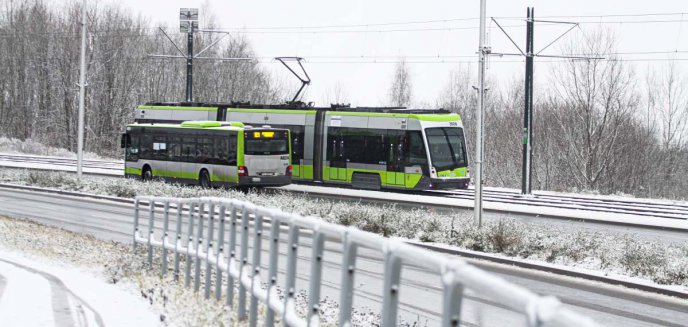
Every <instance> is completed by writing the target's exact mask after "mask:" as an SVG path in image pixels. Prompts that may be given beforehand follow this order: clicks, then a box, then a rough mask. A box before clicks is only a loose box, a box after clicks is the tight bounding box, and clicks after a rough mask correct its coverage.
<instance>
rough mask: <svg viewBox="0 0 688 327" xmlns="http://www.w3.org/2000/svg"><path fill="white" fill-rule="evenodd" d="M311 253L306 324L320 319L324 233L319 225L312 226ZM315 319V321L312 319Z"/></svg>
mask: <svg viewBox="0 0 688 327" xmlns="http://www.w3.org/2000/svg"><path fill="white" fill-rule="evenodd" d="M313 231H314V233H313V244H312V245H311V247H312V250H313V253H312V254H311V275H310V285H309V287H308V326H313V325H317V323H318V322H319V320H320V286H321V283H322V281H321V279H322V266H323V251H324V248H325V235H323V234H322V233H321V232H320V231H319V226H317V225H316V226H315V227H313ZM314 319H315V321H313V320H314Z"/></svg>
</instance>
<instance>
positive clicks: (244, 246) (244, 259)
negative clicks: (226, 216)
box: [238, 205, 249, 320]
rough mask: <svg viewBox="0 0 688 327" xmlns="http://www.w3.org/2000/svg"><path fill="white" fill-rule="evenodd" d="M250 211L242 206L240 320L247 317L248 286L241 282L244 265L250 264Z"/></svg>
mask: <svg viewBox="0 0 688 327" xmlns="http://www.w3.org/2000/svg"><path fill="white" fill-rule="evenodd" d="M248 233H249V232H248V211H247V210H246V206H245V205H244V206H242V210H241V245H240V246H241V249H240V250H241V254H240V260H241V262H240V263H239V283H238V284H239V309H238V310H239V314H238V318H239V320H244V319H246V288H245V287H244V284H243V283H241V280H242V277H243V276H244V273H245V269H244V267H245V266H246V265H247V264H248Z"/></svg>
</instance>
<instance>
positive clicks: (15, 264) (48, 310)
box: [0, 217, 233, 327]
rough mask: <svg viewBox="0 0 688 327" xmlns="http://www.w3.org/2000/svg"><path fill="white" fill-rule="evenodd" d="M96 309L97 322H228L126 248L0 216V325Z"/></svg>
mask: <svg viewBox="0 0 688 327" xmlns="http://www.w3.org/2000/svg"><path fill="white" fill-rule="evenodd" d="M51 276H52V277H51ZM62 283H63V284H64V285H63V287H62V286H61V284H62ZM54 306H55V307H56V308H63V309H64V310H56V309H55V308H54ZM89 307H90V308H89ZM53 311H55V313H53ZM60 312H61V313H62V314H60ZM64 312H68V313H69V314H67V315H65V314H64ZM96 313H97V314H96ZM98 315H99V316H100V319H102V322H103V325H105V326H127V327H128V326H219V325H222V324H223V323H225V325H232V324H233V323H232V319H233V318H232V317H231V314H230V312H229V311H227V310H225V307H224V306H223V303H219V302H215V301H206V300H204V299H203V298H201V297H199V296H198V294H195V293H193V292H192V291H189V290H187V289H185V288H183V286H181V285H178V284H177V283H175V282H173V281H171V280H169V279H161V278H160V277H158V275H157V274H156V272H153V271H148V270H147V269H146V268H145V266H144V264H143V256H141V255H133V254H132V253H131V248H130V247H129V246H124V245H122V244H118V243H115V242H106V241H100V240H97V239H95V238H93V237H92V236H86V235H80V234H76V233H72V232H69V231H65V230H61V229H58V228H54V227H47V226H43V225H40V224H36V223H33V222H28V221H23V220H15V219H11V218H6V217H0V325H1V326H3V327H5V326H22V327H23V326H55V325H58V326H59V325H62V326H65V325H70V324H64V323H63V324H60V323H59V321H71V319H73V320H74V321H89V320H90V321H93V322H95V321H96V320H98V318H97V317H98ZM60 319H61V320H60ZM56 320H58V321H56ZM82 325H83V324H82ZM89 325H90V326H98V324H96V323H90V324H89Z"/></svg>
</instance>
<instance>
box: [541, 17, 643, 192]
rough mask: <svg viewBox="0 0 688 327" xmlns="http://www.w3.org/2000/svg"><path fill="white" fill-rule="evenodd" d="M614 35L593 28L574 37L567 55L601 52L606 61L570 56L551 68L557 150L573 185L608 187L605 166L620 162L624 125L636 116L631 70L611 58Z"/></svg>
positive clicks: (608, 166) (606, 167)
mask: <svg viewBox="0 0 688 327" xmlns="http://www.w3.org/2000/svg"><path fill="white" fill-rule="evenodd" d="M614 43H615V39H614V36H613V35H612V33H610V32H609V31H605V30H597V31H596V32H595V33H593V35H590V36H589V37H588V38H583V39H578V40H575V41H573V42H572V43H571V44H570V45H569V46H568V47H567V49H566V50H567V51H566V52H568V53H576V54H586V55H595V56H599V55H602V56H604V57H605V58H607V59H606V60H586V61H581V60H568V61H566V62H564V63H563V64H561V65H559V66H557V67H556V68H555V69H554V70H553V80H552V83H551V85H552V86H553V90H554V95H555V96H556V97H557V98H558V99H560V100H559V101H557V102H560V106H559V108H558V109H559V110H557V115H556V122H557V123H558V125H559V129H560V131H561V133H562V134H561V137H562V141H563V142H561V143H560V146H561V154H562V158H563V159H564V160H565V164H566V166H567V168H568V170H569V172H570V177H572V178H573V180H574V181H575V185H574V186H577V187H580V188H585V189H599V188H600V187H608V186H609V185H605V184H606V183H608V182H613V179H611V177H612V176H611V174H609V168H610V167H613V166H614V165H616V164H617V163H620V162H621V160H620V159H621V158H622V157H623V156H622V155H621V154H623V152H624V151H626V150H630V149H626V148H624V147H623V146H625V145H627V144H625V143H622V142H619V141H620V140H621V138H622V132H623V128H624V127H625V126H627V124H628V123H629V121H631V120H632V119H633V117H634V111H635V110H636V108H637V104H638V96H637V94H636V91H635V83H634V74H633V71H632V70H631V69H630V68H629V67H627V66H626V65H625V63H624V62H622V61H619V60H616V59H617V58H616V57H615V56H614V54H613V53H614Z"/></svg>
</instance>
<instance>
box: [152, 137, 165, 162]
mask: <svg viewBox="0 0 688 327" xmlns="http://www.w3.org/2000/svg"><path fill="white" fill-rule="evenodd" d="M153 159H155V160H165V159H167V138H166V137H165V136H161V135H155V136H153Z"/></svg>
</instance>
